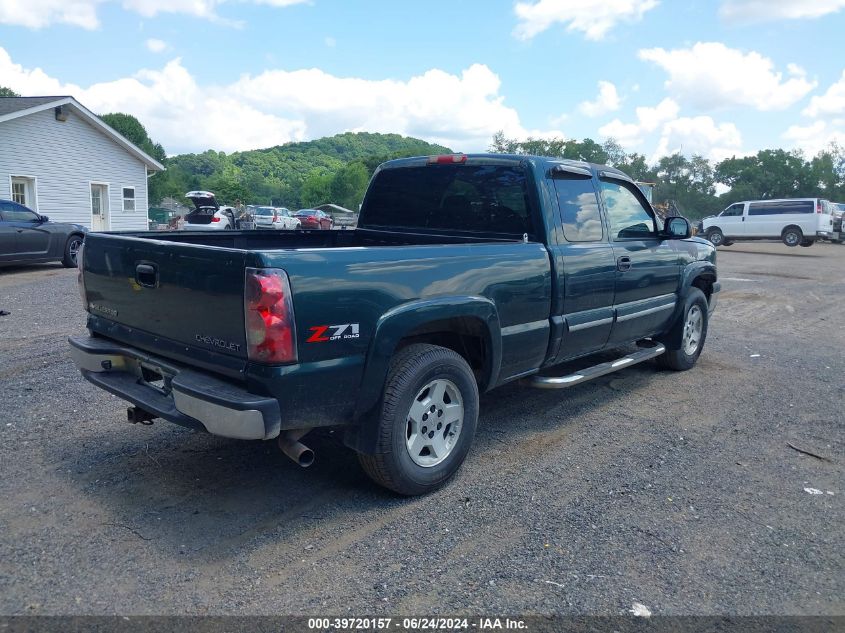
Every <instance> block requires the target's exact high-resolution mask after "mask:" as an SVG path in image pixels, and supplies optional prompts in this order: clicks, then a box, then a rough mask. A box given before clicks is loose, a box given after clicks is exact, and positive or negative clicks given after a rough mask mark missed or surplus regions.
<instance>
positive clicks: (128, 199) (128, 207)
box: [123, 187, 135, 211]
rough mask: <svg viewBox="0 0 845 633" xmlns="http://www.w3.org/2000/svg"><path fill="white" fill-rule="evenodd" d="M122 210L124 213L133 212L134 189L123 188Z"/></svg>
mask: <svg viewBox="0 0 845 633" xmlns="http://www.w3.org/2000/svg"><path fill="white" fill-rule="evenodd" d="M123 210H124V211H134V210H135V187H124V188H123Z"/></svg>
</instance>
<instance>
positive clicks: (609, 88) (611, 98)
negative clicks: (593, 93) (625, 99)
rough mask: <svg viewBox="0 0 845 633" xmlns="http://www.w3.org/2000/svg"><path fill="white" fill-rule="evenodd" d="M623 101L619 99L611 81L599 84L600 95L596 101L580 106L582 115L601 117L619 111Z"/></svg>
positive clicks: (585, 102) (586, 102)
mask: <svg viewBox="0 0 845 633" xmlns="http://www.w3.org/2000/svg"><path fill="white" fill-rule="evenodd" d="M621 103H622V100H621V99H620V98H619V93H618V92H617V91H616V86H614V85H613V84H612V83H611V82H609V81H600V82H599V94H598V96H597V97H596V99H595V101H584V102H582V103H581V105H579V106H578V109H579V110H580V111H581V113H582V114H584V115H586V116H588V117H596V116H601V115H602V114H607V113H608V112H615V111H616V110H618V109H619V106H620V105H621Z"/></svg>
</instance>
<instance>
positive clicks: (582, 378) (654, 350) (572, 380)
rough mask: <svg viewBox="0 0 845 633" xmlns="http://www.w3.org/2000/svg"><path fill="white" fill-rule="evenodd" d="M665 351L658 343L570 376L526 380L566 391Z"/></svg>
mask: <svg viewBox="0 0 845 633" xmlns="http://www.w3.org/2000/svg"><path fill="white" fill-rule="evenodd" d="M665 351H666V347H665V346H664V345H662V344H661V343H657V344H656V345H654V347H646V348H644V349H641V350H639V351H637V352H634V353H633V354H628V355H627V356H623V357H622V358H619V359H617V360H614V361H610V362H607V363H600V364H598V365H593V366H592V367H587V368H586V369H582V370H581V371H578V372H576V373H574V374H569V375H568V376H531V377H530V378H527V379H525V382H526V383H527V384H528V385H530V386H531V387H537V388H538V389H566V388H568V387H574V386H575V385H580V384H581V383H582V382H587V381H588V380H592V379H593V378H598V377H599V376H604V375H605V374H612V373H613V372H615V371H619V370H620V369H625V368H626V367H631V366H632V365H636V364H637V363H642V362H643V361H647V360H650V359H652V358H655V357H657V356H660V355H661V354H662V353H663V352H665Z"/></svg>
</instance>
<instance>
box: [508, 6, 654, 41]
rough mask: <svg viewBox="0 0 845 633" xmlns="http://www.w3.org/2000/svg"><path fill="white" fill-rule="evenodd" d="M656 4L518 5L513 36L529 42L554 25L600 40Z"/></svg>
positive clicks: (590, 38) (637, 18)
mask: <svg viewBox="0 0 845 633" xmlns="http://www.w3.org/2000/svg"><path fill="white" fill-rule="evenodd" d="M657 4H658V0H532V1H529V2H517V3H516V6H515V7H514V12H515V13H516V16H517V18H518V19H519V24H517V26H516V29H515V30H514V35H516V37H518V38H519V39H522V40H529V39H531V38H532V37H534V36H535V35H537V34H539V33H542V32H543V31H545V30H547V29H549V28H550V27H552V26H553V25H555V24H558V23H559V24H564V25H566V30H567V31H579V32H581V33H583V34H584V36H585V37H586V38H587V39H588V40H600V39H602V38H604V36H605V35H607V33H608V32H609V31H610V30H611V29H613V27H615V26H616V25H617V24H618V23H619V22H623V21H625V22H632V21H636V20H640V19H642V17H643V15H644V14H645V13H646V12H647V11H650V10H651V9H653V8H654V7H656V6H657Z"/></svg>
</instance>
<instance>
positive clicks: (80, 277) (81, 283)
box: [76, 242, 88, 312]
mask: <svg viewBox="0 0 845 633" xmlns="http://www.w3.org/2000/svg"><path fill="white" fill-rule="evenodd" d="M84 252H85V243H84V242H83V243H82V244H80V245H79V250H78V251H77V252H76V269H77V270H76V285H77V286H78V287H79V296H80V297H82V307H83V309H84V310H85V311H86V312H87V311H88V293H87V292H85V265H84V264H83V257H82V254H83V253H84Z"/></svg>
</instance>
